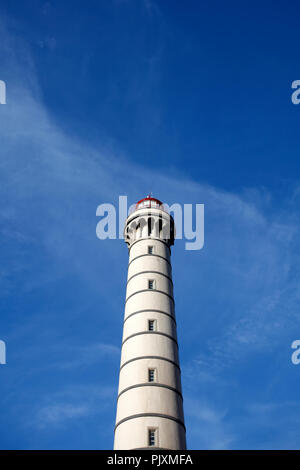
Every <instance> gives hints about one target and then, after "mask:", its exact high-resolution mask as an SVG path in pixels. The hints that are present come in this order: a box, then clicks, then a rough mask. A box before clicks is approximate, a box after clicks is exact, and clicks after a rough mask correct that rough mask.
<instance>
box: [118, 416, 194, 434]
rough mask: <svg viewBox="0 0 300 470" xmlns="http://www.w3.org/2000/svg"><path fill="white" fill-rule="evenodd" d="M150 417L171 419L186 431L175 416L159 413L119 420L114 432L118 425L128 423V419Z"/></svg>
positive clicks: (182, 423) (181, 422)
mask: <svg viewBox="0 0 300 470" xmlns="http://www.w3.org/2000/svg"><path fill="white" fill-rule="evenodd" d="M152 417H154V418H165V419H171V420H172V421H175V422H176V423H178V424H180V425H181V426H182V427H183V429H184V430H186V429H185V425H184V422H183V421H181V419H178V418H175V416H171V415H164V414H161V413H139V414H136V415H131V416H127V417H126V418H123V419H121V420H120V421H119V422H118V423H117V424H116V425H115V431H116V429H117V427H118V426H120V424H122V423H125V421H128V420H130V419H136V418H152Z"/></svg>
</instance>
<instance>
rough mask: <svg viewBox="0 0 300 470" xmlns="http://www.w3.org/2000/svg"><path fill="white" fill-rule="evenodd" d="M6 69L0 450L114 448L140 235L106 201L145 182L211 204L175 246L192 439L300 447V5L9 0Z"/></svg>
mask: <svg viewBox="0 0 300 470" xmlns="http://www.w3.org/2000/svg"><path fill="white" fill-rule="evenodd" d="M262 3H263V4H262ZM0 79H1V80H4V81H5V82H6V86H7V104H6V105H0V142H1V146H0V155H1V159H0V183H1V184H0V197H1V206H0V236H1V244H0V252H1V268H0V279H1V291H0V311H1V318H0V339H2V340H4V341H5V342H6V345H7V364H6V365H1V366H0V408H1V416H0V448H3V449H111V448H112V445H113V427H114V420H115V410H116V394H117V386H118V368H119V361H120V345H121V335H122V317H123V309H124V299H125V283H126V274H127V249H126V246H125V244H124V242H123V241H122V240H106V241H100V240H99V239H97V238H96V232H95V229H96V224H97V221H98V220H97V218H96V208H97V206H98V205H99V204H101V203H113V204H117V202H118V197H119V195H127V196H128V201H129V203H130V204H132V203H134V202H135V201H137V200H139V199H141V198H142V197H143V196H144V195H146V194H148V193H149V191H152V192H153V195H154V196H156V197H158V198H159V199H161V200H163V201H165V202H167V203H169V204H172V203H174V202H178V203H181V204H183V203H193V204H196V203H203V204H205V245H204V248H203V249H202V250H200V251H186V250H185V249H184V242H183V241H180V240H178V241H177V242H176V244H175V247H174V248H173V255H172V258H173V276H174V290H175V299H176V314H177V323H178V336H179V342H180V359H181V366H182V383H183V393H184V411H185V419H186V427H187V441H188V447H189V448H190V449H230V448H232V449H264V448H267V449H275V448H280V449H286V448H300V437H299V425H300V403H299V393H298V390H297V386H298V384H299V374H300V365H299V366H295V365H293V364H292V362H291V354H292V350H291V343H292V342H293V341H294V340H295V339H299V337H300V321H299V299H300V289H299V281H300V270H299V253H300V247H299V233H298V227H299V204H300V184H299V169H300V163H299V162H300V160H299V124H300V105H299V106H295V105H293V104H292V102H291V92H292V90H291V83H292V81H293V80H297V79H300V62H299V5H298V4H297V2H289V3H288V4H286V2H283V1H276V2H273V1H272V2H271V1H264V2H256V1H254V2H253V1H251V2H233V1H228V2H226V3H224V2H220V1H218V2H211V1H210V2H198V1H190V2H188V6H187V4H186V3H184V2H174V1H170V0H164V1H158V0H140V1H138V0H111V1H110V2H107V1H91V0H89V1H87V2H85V3H84V4H83V3H82V2H79V1H72V2H70V1H65V2H58V1H51V2H42V1H38V0H36V1H27V2H21V1H20V2H18V7H17V8H16V6H15V5H13V3H12V2H8V1H6V0H3V1H2V2H1V7H0ZM108 266H109V270H108V272H107V267H108Z"/></svg>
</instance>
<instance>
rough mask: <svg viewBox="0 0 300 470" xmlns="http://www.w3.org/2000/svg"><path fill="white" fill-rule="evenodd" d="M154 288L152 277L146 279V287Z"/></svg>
mask: <svg viewBox="0 0 300 470" xmlns="http://www.w3.org/2000/svg"><path fill="white" fill-rule="evenodd" d="M154 288H155V283H154V279H148V289H152V290H153V289H154Z"/></svg>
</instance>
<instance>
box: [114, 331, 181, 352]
mask: <svg viewBox="0 0 300 470" xmlns="http://www.w3.org/2000/svg"><path fill="white" fill-rule="evenodd" d="M139 335H162V336H166V337H167V338H169V339H171V340H172V341H174V343H176V346H177V348H178V343H177V340H176V339H175V338H173V336H171V335H168V334H167V333H163V332H162V331H139V332H138V333H133V335H130V336H127V338H125V339H124V341H123V343H122V346H123V344H124V343H126V341H127V340H128V339H131V338H133V337H134V336H139Z"/></svg>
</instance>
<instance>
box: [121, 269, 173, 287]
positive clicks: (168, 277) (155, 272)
mask: <svg viewBox="0 0 300 470" xmlns="http://www.w3.org/2000/svg"><path fill="white" fill-rule="evenodd" d="M147 273H149V274H160V275H161V276H164V277H166V278H167V279H169V281H170V282H171V284H172V285H173V281H172V278H171V277H170V276H168V275H167V274H164V273H161V272H160V271H140V272H139V273H136V274H133V275H132V276H131V277H130V278H129V279H128V281H127V285H128V282H129V281H131V279H133V278H134V277H135V276H139V275H140V274H147Z"/></svg>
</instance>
